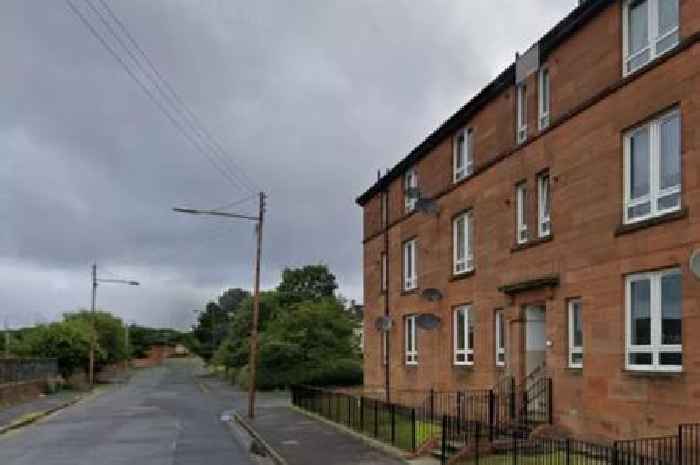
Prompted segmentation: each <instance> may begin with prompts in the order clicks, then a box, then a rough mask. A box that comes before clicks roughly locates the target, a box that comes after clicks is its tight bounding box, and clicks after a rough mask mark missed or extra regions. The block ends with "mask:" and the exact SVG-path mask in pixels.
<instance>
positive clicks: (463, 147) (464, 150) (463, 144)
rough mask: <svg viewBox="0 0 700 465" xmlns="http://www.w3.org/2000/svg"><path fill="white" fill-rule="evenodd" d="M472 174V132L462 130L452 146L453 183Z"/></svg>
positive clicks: (470, 130)
mask: <svg viewBox="0 0 700 465" xmlns="http://www.w3.org/2000/svg"><path fill="white" fill-rule="evenodd" d="M473 172H474V131H473V130H472V129H463V130H461V131H460V132H459V133H457V137H456V138H455V146H454V182H457V181H460V180H462V179H464V178H466V177H467V176H469V175H470V174H472V173H473Z"/></svg>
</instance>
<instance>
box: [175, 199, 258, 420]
mask: <svg viewBox="0 0 700 465" xmlns="http://www.w3.org/2000/svg"><path fill="white" fill-rule="evenodd" d="M266 198H267V196H266V195H265V193H264V192H260V194H259V205H258V216H248V215H239V214H237V213H226V212H221V211H218V210H195V209H192V208H173V210H174V211H176V212H178V213H188V214H190V215H210V216H222V217H225V218H235V219H243V220H249V221H255V223H256V225H255V226H256V227H255V233H256V239H257V246H256V253H255V287H254V293H253V324H252V327H251V330H250V358H249V361H248V369H249V370H250V382H249V387H248V417H249V418H254V417H255V376H256V373H255V372H256V365H257V351H258V315H259V314H260V258H261V255H262V234H263V219H264V217H265V200H266Z"/></svg>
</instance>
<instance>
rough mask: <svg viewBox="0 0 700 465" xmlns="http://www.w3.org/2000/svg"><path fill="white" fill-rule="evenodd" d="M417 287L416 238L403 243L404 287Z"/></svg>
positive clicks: (410, 288)
mask: <svg viewBox="0 0 700 465" xmlns="http://www.w3.org/2000/svg"><path fill="white" fill-rule="evenodd" d="M417 287H418V276H417V273H416V240H415V239H412V240H410V241H406V242H404V244H403V289H404V290H405V291H410V290H413V289H415V288H417Z"/></svg>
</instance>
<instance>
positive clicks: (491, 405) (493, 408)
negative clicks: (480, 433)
mask: <svg viewBox="0 0 700 465" xmlns="http://www.w3.org/2000/svg"><path fill="white" fill-rule="evenodd" d="M495 413H496V398H495V396H494V394H493V389H489V442H493V427H494V425H495V423H496V421H495V420H496V419H495Z"/></svg>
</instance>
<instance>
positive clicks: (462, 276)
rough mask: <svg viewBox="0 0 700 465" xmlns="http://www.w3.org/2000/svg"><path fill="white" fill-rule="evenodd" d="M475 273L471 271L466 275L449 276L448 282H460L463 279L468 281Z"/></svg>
mask: <svg viewBox="0 0 700 465" xmlns="http://www.w3.org/2000/svg"><path fill="white" fill-rule="evenodd" d="M475 273H476V270H471V271H467V272H466V273H460V274H452V276H450V279H449V281H450V282H454V281H462V280H463V279H469V278H471V277H472V276H474V274H475Z"/></svg>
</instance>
